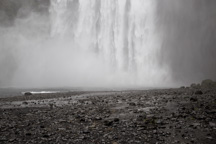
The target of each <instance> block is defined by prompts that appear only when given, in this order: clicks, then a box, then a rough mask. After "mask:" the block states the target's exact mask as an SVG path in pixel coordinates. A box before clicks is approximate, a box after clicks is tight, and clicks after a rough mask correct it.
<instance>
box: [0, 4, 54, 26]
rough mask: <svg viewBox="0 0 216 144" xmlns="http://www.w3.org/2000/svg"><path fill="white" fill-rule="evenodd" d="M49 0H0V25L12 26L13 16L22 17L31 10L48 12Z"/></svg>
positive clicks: (42, 12)
mask: <svg viewBox="0 0 216 144" xmlns="http://www.w3.org/2000/svg"><path fill="white" fill-rule="evenodd" d="M49 5H50V0H15V1H14V0H1V1H0V25H1V26H12V25H13V23H14V20H15V18H17V17H19V18H23V17H26V16H28V15H29V14H30V13H31V12H37V13H41V14H45V13H48V10H49Z"/></svg>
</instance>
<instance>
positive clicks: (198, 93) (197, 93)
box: [195, 90, 203, 95]
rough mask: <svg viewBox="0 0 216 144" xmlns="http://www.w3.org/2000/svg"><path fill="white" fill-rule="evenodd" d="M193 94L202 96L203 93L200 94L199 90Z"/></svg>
mask: <svg viewBox="0 0 216 144" xmlns="http://www.w3.org/2000/svg"><path fill="white" fill-rule="evenodd" d="M195 94H196V95H202V94H203V92H202V91H201V90H197V91H195Z"/></svg>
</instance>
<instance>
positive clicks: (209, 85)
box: [201, 79, 216, 89]
mask: <svg viewBox="0 0 216 144" xmlns="http://www.w3.org/2000/svg"><path fill="white" fill-rule="evenodd" d="M201 87H202V88H207V89H213V88H216V82H215V81H212V80H210V79H206V80H203V81H202V83H201Z"/></svg>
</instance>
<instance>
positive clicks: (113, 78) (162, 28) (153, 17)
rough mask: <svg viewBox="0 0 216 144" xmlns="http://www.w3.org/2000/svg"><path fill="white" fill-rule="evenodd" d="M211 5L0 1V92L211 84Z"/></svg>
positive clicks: (148, 0)
mask: <svg viewBox="0 0 216 144" xmlns="http://www.w3.org/2000/svg"><path fill="white" fill-rule="evenodd" d="M215 9H216V2H214V0H208V1H205V0H188V1H186V0H185V1H183V0H176V1H171V0H162V1H161V0H145V1H142V0H104V1H102V0H92V1H86V0H62V1H59V0H50V1H49V0H31V1H29V0H16V1H13V0H0V87H133V88H134V87H175V86H180V85H187V84H189V83H192V82H199V81H201V80H202V79H206V78H212V79H215V78H216V57H215V55H216V48H215V46H216V42H215V39H216V28H215V27H216V20H215V18H216V10H215Z"/></svg>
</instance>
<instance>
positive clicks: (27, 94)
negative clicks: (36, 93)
mask: <svg viewBox="0 0 216 144" xmlns="http://www.w3.org/2000/svg"><path fill="white" fill-rule="evenodd" d="M24 95H25V96H30V95H33V94H32V93H31V92H25V93H24Z"/></svg>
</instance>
